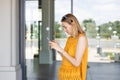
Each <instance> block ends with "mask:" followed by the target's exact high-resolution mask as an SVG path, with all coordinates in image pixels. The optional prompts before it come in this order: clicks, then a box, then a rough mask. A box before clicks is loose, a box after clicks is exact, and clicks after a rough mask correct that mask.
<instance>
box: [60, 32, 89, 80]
mask: <svg viewBox="0 0 120 80" xmlns="http://www.w3.org/2000/svg"><path fill="white" fill-rule="evenodd" d="M81 36H84V35H83V34H80V35H79V36H78V37H76V38H73V37H68V39H67V43H66V46H65V48H64V50H65V51H66V52H67V53H68V54H69V55H70V56H72V57H75V51H76V46H77V42H78V38H79V37H81ZM87 43H88V42H87ZM87 60H88V44H87V46H86V49H85V51H84V55H83V57H82V61H81V64H80V66H79V67H75V66H74V65H73V64H72V63H70V62H69V61H68V60H67V59H66V58H65V57H62V63H61V65H60V68H59V72H58V79H59V80H86V71H87Z"/></svg>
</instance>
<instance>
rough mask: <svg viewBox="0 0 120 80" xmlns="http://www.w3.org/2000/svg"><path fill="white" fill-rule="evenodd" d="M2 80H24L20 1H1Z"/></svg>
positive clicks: (0, 74) (0, 43)
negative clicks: (21, 55) (20, 42)
mask: <svg viewBox="0 0 120 80" xmlns="http://www.w3.org/2000/svg"><path fill="white" fill-rule="evenodd" d="M0 80H22V76H21V66H20V64H19V0H0Z"/></svg>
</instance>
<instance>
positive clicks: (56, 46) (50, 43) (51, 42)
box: [49, 40, 63, 53]
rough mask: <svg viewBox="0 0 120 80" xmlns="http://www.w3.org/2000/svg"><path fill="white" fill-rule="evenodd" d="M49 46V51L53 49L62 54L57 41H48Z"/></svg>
mask: <svg viewBox="0 0 120 80" xmlns="http://www.w3.org/2000/svg"><path fill="white" fill-rule="evenodd" d="M49 45H50V48H51V49H55V50H56V51H58V52H60V53H62V51H63V49H62V48H61V47H60V45H59V44H58V42H57V41H55V40H53V41H49Z"/></svg>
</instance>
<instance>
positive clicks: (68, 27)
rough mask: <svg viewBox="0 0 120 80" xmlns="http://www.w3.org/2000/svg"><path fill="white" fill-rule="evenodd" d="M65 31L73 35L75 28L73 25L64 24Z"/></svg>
mask: <svg viewBox="0 0 120 80" xmlns="http://www.w3.org/2000/svg"><path fill="white" fill-rule="evenodd" d="M62 26H63V30H64V31H65V32H66V33H68V34H69V35H72V33H73V28H72V25H70V24H68V23H67V22H62Z"/></svg>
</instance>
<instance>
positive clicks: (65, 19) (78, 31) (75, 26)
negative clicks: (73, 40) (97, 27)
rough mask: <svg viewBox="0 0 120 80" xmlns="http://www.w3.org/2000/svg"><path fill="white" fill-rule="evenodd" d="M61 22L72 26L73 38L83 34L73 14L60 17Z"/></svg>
mask: <svg viewBox="0 0 120 80" xmlns="http://www.w3.org/2000/svg"><path fill="white" fill-rule="evenodd" d="M61 22H67V23H68V24H70V25H72V26H73V35H72V36H73V37H76V36H78V35H79V34H85V32H84V31H83V30H82V28H81V26H80V24H79V22H78V20H77V18H76V17H75V16H74V15H73V14H70V13H69V14H66V15H64V16H63V17H62V19H61Z"/></svg>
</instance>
